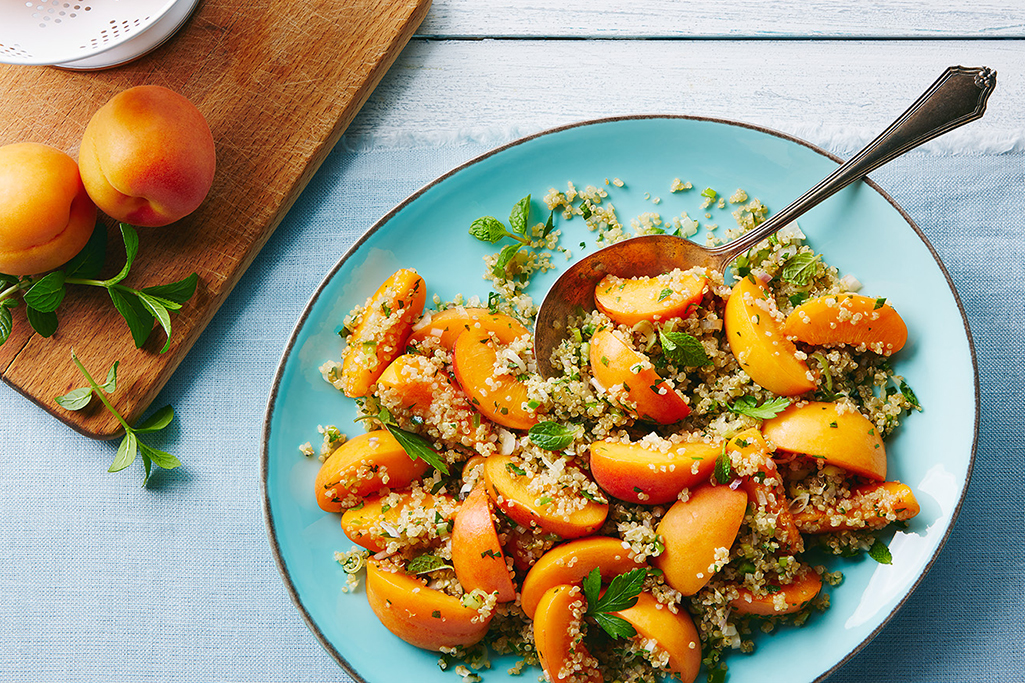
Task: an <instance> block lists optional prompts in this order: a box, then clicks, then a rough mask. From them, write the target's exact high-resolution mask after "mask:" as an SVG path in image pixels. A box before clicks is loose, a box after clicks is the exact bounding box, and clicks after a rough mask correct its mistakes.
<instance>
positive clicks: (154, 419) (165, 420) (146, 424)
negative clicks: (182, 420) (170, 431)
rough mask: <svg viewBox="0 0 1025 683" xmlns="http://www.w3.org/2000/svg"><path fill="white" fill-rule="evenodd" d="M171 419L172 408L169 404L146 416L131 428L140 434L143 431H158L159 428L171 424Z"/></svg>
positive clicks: (172, 414) (172, 417)
mask: <svg viewBox="0 0 1025 683" xmlns="http://www.w3.org/2000/svg"><path fill="white" fill-rule="evenodd" d="M173 419H174V408H172V407H171V406H164V407H163V408H161V409H160V410H158V411H157V412H155V413H153V414H152V415H150V416H149V417H148V418H146V419H145V420H144V421H143V422H142V424H140V425H138V426H136V427H133V429H134V430H135V431H136V432H139V433H140V434H142V433H145V432H159V431H160V430H161V429H163V428H164V427H166V426H167V425H169V424H171V420H173Z"/></svg>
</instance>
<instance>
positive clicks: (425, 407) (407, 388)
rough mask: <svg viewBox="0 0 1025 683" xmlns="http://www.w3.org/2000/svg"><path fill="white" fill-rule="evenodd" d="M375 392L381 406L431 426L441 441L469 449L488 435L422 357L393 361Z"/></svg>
mask: <svg viewBox="0 0 1025 683" xmlns="http://www.w3.org/2000/svg"><path fill="white" fill-rule="evenodd" d="M377 391H378V396H379V397H380V399H381V403H382V405H384V406H385V407H386V408H388V409H389V410H391V411H392V412H395V411H400V412H401V411H408V412H409V413H412V414H413V415H414V416H416V417H419V418H420V419H422V420H423V421H424V423H425V424H427V425H428V426H431V425H433V426H434V428H435V429H436V430H437V432H438V433H437V434H436V436H438V437H439V438H441V439H442V440H443V441H446V442H449V443H454V444H460V445H462V446H466V447H467V448H472V447H473V446H474V445H475V444H477V443H479V442H485V441H487V440H488V436H489V435H490V433H491V423H490V422H488V421H487V420H481V418H480V415H478V414H477V413H476V411H474V409H473V407H472V406H471V405H470V402H469V401H468V400H467V398H466V395H465V394H463V392H462V391H460V390H459V389H458V388H456V387H455V386H454V385H453V384H452V381H451V380H450V379H449V377H448V375H447V374H445V372H444V369H443V368H440V367H438V365H436V364H435V363H433V362H432V361H431V360H429V359H428V358H425V357H424V356H417V355H414V354H408V353H407V354H403V355H401V356H399V357H398V358H396V359H395V360H394V361H392V363H391V364H390V365H389V366H388V367H387V368H386V369H385V371H384V372H383V373H382V374H381V377H380V379H378V381H377Z"/></svg>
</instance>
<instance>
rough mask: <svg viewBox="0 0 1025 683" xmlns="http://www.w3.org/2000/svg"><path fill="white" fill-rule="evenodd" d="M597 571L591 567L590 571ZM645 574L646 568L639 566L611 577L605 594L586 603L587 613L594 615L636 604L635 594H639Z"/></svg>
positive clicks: (646, 572) (646, 573)
mask: <svg viewBox="0 0 1025 683" xmlns="http://www.w3.org/2000/svg"><path fill="white" fill-rule="evenodd" d="M597 571H598V570H597V569H593V570H591V573H592V574H593V573H595V572H597ZM647 575H648V570H647V569H645V568H643V567H641V568H638V569H633V570H631V571H628V572H626V573H625V574H620V575H619V576H617V577H615V578H613V579H612V581H611V582H610V583H609V587H608V589H606V591H605V595H602V596H601V597H600V598H598V599H597V600H596V601H595V602H594V603H593V604H592V603H591V602H590V601H589V602H588V603H587V613H588V614H591V615H594V614H595V613H598V612H618V611H619V610H623V609H627V608H628V607H633V606H634V605H636V604H637V596H638V595H640V594H641V588H642V587H643V586H644V578H645V577H646V576H647ZM599 576H600V574H599Z"/></svg>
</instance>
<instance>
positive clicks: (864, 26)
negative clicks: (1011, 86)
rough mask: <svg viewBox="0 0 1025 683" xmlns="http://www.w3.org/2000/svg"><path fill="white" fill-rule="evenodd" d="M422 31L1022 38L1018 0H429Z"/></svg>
mask: <svg viewBox="0 0 1025 683" xmlns="http://www.w3.org/2000/svg"><path fill="white" fill-rule="evenodd" d="M419 34H420V35H421V36H423V37H433V38H450V37H470V38H473V37H500V36H503V37H510V36H514V37H523V36H527V37H553V36H559V37H583V38H594V37H604V38H613V37H614V38H636V37H656V38H659V37H683V38H693V37H730V38H746V37H759V38H765V37H793V36H798V37H837V36H839V37H862V38H874V37H908V36H911V37H915V38H923V39H934V38H983V37H1019V38H1020V37H1025V3H1022V2H1021V0H1004V1H1002V2H1001V1H998V0H977V1H976V0H949V1H947V2H940V1H939V0H870V1H867V2H838V1H837V0H731V1H730V2H721V1H719V0H706V1H704V2H693V1H689V0H643V1H642V0H636V1H634V2H629V1H627V0H559V2H547V1H546V0H529V1H524V0H487V1H486V2H482V1H481V0H434V5H433V7H432V9H431V12H430V13H429V14H428V16H427V19H426V20H425V21H424V23H423V25H422V26H421V27H420V31H419Z"/></svg>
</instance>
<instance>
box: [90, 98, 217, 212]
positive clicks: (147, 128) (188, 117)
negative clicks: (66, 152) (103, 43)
mask: <svg viewBox="0 0 1025 683" xmlns="http://www.w3.org/2000/svg"><path fill="white" fill-rule="evenodd" d="M78 164H79V167H80V168H81V171H82V182H84V183H85V188H86V190H88V192H89V196H90V197H92V199H93V201H94V202H96V206H98V207H99V208H100V209H101V210H102V211H103V212H104V213H106V214H107V215H109V216H110V217H111V218H114V219H115V220H118V221H124V222H125V223H131V224H132V225H140V226H148V227H157V226H162V225H167V224H169V223H173V222H174V221H176V220H178V219H180V218H183V217H185V216H187V215H189V214H190V213H192V212H193V211H195V210H196V209H197V208H198V207H199V205H200V204H201V203H202V202H203V200H204V199H205V198H206V195H207V193H209V192H210V187H211V185H212V184H213V179H214V169H215V167H216V153H215V151H214V138H213V135H212V134H211V133H210V126H209V125H208V124H207V122H206V119H205V118H203V114H201V113H200V111H199V110H198V109H196V107H195V105H193V104H192V103H191V102H189V100H188V99H186V98H185V97H183V96H182V95H179V94H178V93H176V92H174V91H172V90H168V89H167V88H163V87H161V86H158V85H140V86H136V87H134V88H129V89H128V90H125V91H122V92H120V93H118V94H117V95H115V96H114V97H112V98H111V99H110V101H108V102H107V103H106V104H105V105H103V106H102V107H100V109H99V110H98V111H97V112H96V113H95V114H94V115H93V117H92V119H91V120H90V121H89V125H88V126H86V129H85V135H84V136H83V137H82V146H81V149H80V150H79V153H78Z"/></svg>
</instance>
